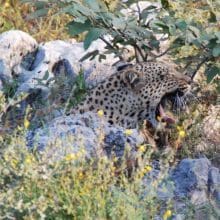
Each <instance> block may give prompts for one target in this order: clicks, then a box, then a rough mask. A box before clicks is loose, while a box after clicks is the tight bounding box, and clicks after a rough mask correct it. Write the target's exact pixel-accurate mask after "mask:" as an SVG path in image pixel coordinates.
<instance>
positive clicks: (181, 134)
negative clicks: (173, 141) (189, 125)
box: [179, 130, 186, 138]
mask: <svg viewBox="0 0 220 220" xmlns="http://www.w3.org/2000/svg"><path fill="white" fill-rule="evenodd" d="M179 136H180V137H181V138H184V137H185V136H186V132H185V131H184V130H181V131H179Z"/></svg>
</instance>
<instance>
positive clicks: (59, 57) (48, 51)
mask: <svg viewBox="0 0 220 220" xmlns="http://www.w3.org/2000/svg"><path fill="white" fill-rule="evenodd" d="M104 47H105V44H104V43H103V42H102V41H101V40H97V41H95V42H93V43H92V45H91V46H90V47H89V49H88V50H84V48H83V43H71V42H65V41H61V40H56V41H50V42H46V43H42V44H40V45H39V47H38V51H37V54H36V55H35V58H34V62H33V64H32V66H31V71H23V74H20V75H21V76H20V81H23V83H22V84H21V85H20V87H19V88H18V93H20V92H29V91H30V89H39V88H40V89H42V90H45V89H46V88H45V86H42V85H40V84H39V82H38V81H39V80H38V79H43V78H44V76H45V74H46V72H48V73H49V75H48V77H47V79H45V80H44V83H45V84H46V83H47V82H48V81H49V80H50V79H51V78H52V77H54V74H59V71H58V70H59V69H60V65H62V66H63V69H64V72H66V73H67V74H68V75H70V76H71V77H73V78H74V77H76V76H77V75H78V73H79V72H80V71H83V74H84V76H85V79H86V82H87V85H88V87H90V86H92V87H93V86H94V85H96V84H97V83H98V82H99V81H101V80H103V79H105V77H106V76H108V75H111V74H112V73H113V72H114V71H115V70H116V69H115V68H113V67H112V64H114V63H115V62H117V61H118V59H117V58H114V56H113V54H110V55H108V59H106V60H102V62H100V61H98V58H97V57H96V58H95V59H94V60H92V61H91V60H85V61H83V62H81V61H80V59H81V58H82V57H84V56H85V55H86V54H87V53H90V52H92V51H94V50H99V51H101V52H104V51H105V49H104ZM103 73H105V74H103ZM100 78H101V79H100Z"/></svg>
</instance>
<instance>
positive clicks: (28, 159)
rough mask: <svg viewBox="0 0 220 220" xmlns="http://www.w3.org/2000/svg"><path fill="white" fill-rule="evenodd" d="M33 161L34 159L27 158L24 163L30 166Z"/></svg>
mask: <svg viewBox="0 0 220 220" xmlns="http://www.w3.org/2000/svg"><path fill="white" fill-rule="evenodd" d="M33 161H34V158H33V157H32V156H27V157H26V158H25V161H24V162H25V163H26V164H28V165H29V164H32V162H33Z"/></svg>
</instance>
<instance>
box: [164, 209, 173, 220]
mask: <svg viewBox="0 0 220 220" xmlns="http://www.w3.org/2000/svg"><path fill="white" fill-rule="evenodd" d="M171 215H172V212H171V210H170V209H168V210H167V211H166V212H165V213H164V214H163V220H167V219H168V218H169V217H170V216H171Z"/></svg>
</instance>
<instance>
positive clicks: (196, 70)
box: [191, 57, 210, 80]
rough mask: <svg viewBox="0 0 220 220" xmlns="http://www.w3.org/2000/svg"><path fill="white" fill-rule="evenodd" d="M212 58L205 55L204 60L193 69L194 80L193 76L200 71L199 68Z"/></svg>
mask: <svg viewBox="0 0 220 220" xmlns="http://www.w3.org/2000/svg"><path fill="white" fill-rule="evenodd" d="M209 59H210V58H209V57H204V58H203V59H202V61H201V62H200V63H199V64H198V65H197V67H196V69H195V70H194V71H193V73H192V76H191V79H192V80H193V78H194V77H195V75H196V73H197V72H198V71H199V69H200V68H201V66H202V65H203V64H204V63H205V62H207V61H208V60H209Z"/></svg>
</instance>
